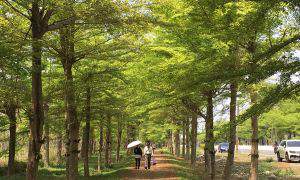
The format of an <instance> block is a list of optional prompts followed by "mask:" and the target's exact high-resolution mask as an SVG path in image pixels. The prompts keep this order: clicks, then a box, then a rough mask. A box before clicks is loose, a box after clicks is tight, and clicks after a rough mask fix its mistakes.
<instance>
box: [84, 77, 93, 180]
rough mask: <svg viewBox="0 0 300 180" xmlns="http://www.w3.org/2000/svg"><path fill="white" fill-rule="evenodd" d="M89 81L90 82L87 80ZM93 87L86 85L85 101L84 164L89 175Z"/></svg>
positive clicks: (86, 175)
mask: <svg viewBox="0 0 300 180" xmlns="http://www.w3.org/2000/svg"><path fill="white" fill-rule="evenodd" d="M87 83H88V82H87ZM90 121H91V88H90V86H89V85H87V87H86V102H85V130H84V139H83V142H84V153H83V164H84V166H83V167H84V176H85V177H89V176H90V172H89V141H90V130H91V125H90Z"/></svg>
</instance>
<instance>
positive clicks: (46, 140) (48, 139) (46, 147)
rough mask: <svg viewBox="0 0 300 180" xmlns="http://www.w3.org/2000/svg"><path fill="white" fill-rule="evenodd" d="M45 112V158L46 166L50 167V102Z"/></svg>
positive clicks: (46, 105)
mask: <svg viewBox="0 0 300 180" xmlns="http://www.w3.org/2000/svg"><path fill="white" fill-rule="evenodd" d="M44 108H45V114H46V122H45V144H44V150H45V158H44V165H45V167H49V164H50V158H49V154H50V153H49V150H50V137H49V134H50V128H49V118H48V117H47V115H48V104H47V103H45V107H44Z"/></svg>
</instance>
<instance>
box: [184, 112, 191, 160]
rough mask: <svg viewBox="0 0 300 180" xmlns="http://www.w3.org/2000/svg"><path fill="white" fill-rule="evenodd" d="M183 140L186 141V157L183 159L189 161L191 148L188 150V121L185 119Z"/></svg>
mask: <svg viewBox="0 0 300 180" xmlns="http://www.w3.org/2000/svg"><path fill="white" fill-rule="evenodd" d="M185 136H186V137H185V140H186V143H185V144H186V148H185V149H186V156H185V159H186V160H189V159H190V155H191V153H190V152H191V148H190V119H189V118H187V120H186V124H185Z"/></svg>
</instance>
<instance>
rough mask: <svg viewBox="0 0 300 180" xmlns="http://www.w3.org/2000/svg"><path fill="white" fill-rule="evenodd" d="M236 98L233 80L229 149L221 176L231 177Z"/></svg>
mask: <svg viewBox="0 0 300 180" xmlns="http://www.w3.org/2000/svg"><path fill="white" fill-rule="evenodd" d="M236 100H237V84H236V83H235V82H234V83H232V84H231V85H230V130H229V149H228V156H227V160H226V165H225V168H224V172H223V178H224V179H226V180H229V179H231V171H232V167H233V163H234V150H235V144H236Z"/></svg>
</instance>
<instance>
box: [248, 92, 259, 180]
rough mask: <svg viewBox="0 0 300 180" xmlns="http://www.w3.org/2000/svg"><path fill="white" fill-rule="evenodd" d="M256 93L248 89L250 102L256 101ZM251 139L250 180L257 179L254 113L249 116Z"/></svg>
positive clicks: (256, 121) (256, 135) (256, 124)
mask: <svg viewBox="0 0 300 180" xmlns="http://www.w3.org/2000/svg"><path fill="white" fill-rule="evenodd" d="M257 96H258V93H257V92H256V91H255V90H254V89H253V88H252V89H251V90H250V99H251V104H255V103H256V101H257ZM251 128H252V138H251V139H252V141H251V166H250V177H249V179H250V180H257V179H258V157H259V155H258V117H257V116H256V115H254V116H252V117H251Z"/></svg>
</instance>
